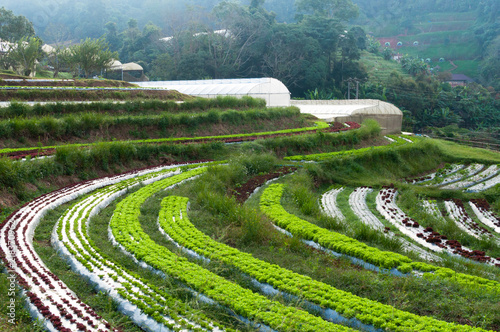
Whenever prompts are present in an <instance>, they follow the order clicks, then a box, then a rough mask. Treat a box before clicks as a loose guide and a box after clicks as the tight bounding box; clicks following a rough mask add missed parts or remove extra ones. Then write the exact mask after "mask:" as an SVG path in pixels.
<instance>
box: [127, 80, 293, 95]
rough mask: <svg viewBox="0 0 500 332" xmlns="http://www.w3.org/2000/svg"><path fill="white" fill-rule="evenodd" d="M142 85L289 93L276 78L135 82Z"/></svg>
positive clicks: (184, 90)
mask: <svg viewBox="0 0 500 332" xmlns="http://www.w3.org/2000/svg"><path fill="white" fill-rule="evenodd" d="M134 83H135V84H138V85H139V86H142V87H156V88H163V89H169V90H177V91H179V92H181V93H184V94H188V95H193V96H197V95H199V96H201V95H250V94H252V95H255V94H269V93H279V94H287V95H289V94H290V92H289V91H288V89H287V87H286V86H285V85H284V84H283V83H281V82H280V81H278V80H277V79H274V78H269V77H265V78H243V79H221V80H195V81H158V82H155V81H150V82H134Z"/></svg>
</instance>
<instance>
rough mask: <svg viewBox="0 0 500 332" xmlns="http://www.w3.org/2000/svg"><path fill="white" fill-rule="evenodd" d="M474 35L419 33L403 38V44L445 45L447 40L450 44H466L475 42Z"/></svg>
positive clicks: (450, 32) (457, 32) (440, 32)
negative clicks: (415, 42) (471, 41)
mask: <svg viewBox="0 0 500 332" xmlns="http://www.w3.org/2000/svg"><path fill="white" fill-rule="evenodd" d="M473 37H474V36H473V34H472V32H470V31H460V30H457V31H436V32H425V33H419V34H417V35H412V36H401V37H400V40H401V41H403V42H408V43H412V44H413V42H414V41H418V42H419V43H420V44H438V45H439V44H443V43H445V41H446V40H449V41H450V42H464V41H470V40H473V39H474V38H473Z"/></svg>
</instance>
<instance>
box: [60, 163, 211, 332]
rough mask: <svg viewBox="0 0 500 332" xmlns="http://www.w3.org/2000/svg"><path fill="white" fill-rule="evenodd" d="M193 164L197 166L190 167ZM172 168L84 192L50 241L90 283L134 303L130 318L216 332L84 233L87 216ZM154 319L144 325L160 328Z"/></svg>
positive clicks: (172, 326)
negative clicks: (141, 316)
mask: <svg viewBox="0 0 500 332" xmlns="http://www.w3.org/2000/svg"><path fill="white" fill-rule="evenodd" d="M197 166H199V165H194V166H191V167H197ZM176 168H177V166H173V167H172V168H171V169H166V170H162V171H160V172H155V173H150V174H147V175H143V176H140V177H137V178H133V179H129V180H126V181H122V182H120V183H118V184H115V185H112V186H109V187H106V188H104V189H100V190H98V191H97V192H93V193H92V194H90V195H88V196H87V197H85V198H84V199H82V200H80V201H79V202H77V203H76V204H74V205H73V206H72V207H71V208H70V209H68V210H67V211H66V213H65V214H64V215H63V216H62V217H61V218H60V220H59V221H58V231H57V233H53V242H55V243H62V244H63V245H64V246H65V248H66V250H67V256H69V257H70V259H72V260H73V262H74V266H78V264H77V263H76V261H78V262H79V263H80V267H77V270H78V272H79V273H80V274H82V275H87V276H89V278H90V279H91V280H92V282H93V283H94V284H97V285H98V287H99V288H100V289H101V290H104V291H106V292H108V293H109V294H110V295H111V296H113V297H114V298H115V299H116V298H117V297H118V294H119V295H120V296H121V299H117V301H118V302H128V303H130V304H133V305H135V306H136V307H137V308H138V309H137V310H131V309H128V310H127V311H126V312H127V313H128V314H129V315H130V316H131V318H132V319H135V318H136V316H137V313H138V312H140V311H142V312H143V313H144V314H145V315H147V316H149V317H151V318H152V319H154V320H155V321H156V322H157V323H160V324H162V325H164V326H166V327H167V328H168V329H171V330H174V331H178V330H183V329H186V328H188V329H190V330H194V331H201V330H205V329H209V330H213V331H219V330H221V329H220V327H218V326H214V324H213V323H211V322H210V321H207V318H206V317H204V316H200V315H199V314H198V313H196V312H193V311H192V310H190V309H189V307H188V306H187V305H186V304H184V303H183V302H181V301H179V300H176V299H175V298H173V297H172V296H171V295H169V294H168V293H166V292H165V291H163V290H161V289H159V288H158V287H155V286H154V285H151V284H150V283H148V281H147V280H145V279H143V278H140V277H139V276H137V275H135V274H134V273H132V272H131V271H128V270H126V269H124V268H123V267H121V266H120V265H118V264H117V263H115V262H113V259H112V258H110V257H106V255H104V254H103V253H102V252H101V250H100V249H99V248H97V247H96V246H95V245H94V243H93V241H92V240H91V239H90V238H89V236H88V233H87V223H88V220H89V218H90V216H91V215H93V214H95V213H98V211H99V210H100V209H102V208H103V207H104V206H105V205H107V204H109V203H110V202H111V201H112V200H114V199H116V198H117V197H118V196H121V195H123V194H125V193H126V192H127V189H129V188H131V187H133V186H136V185H138V184H139V183H148V182H150V181H157V180H159V179H161V178H162V177H168V176H172V175H176V174H180V172H179V169H178V168H177V170H175V169H176ZM55 234H57V235H58V237H57V238H55ZM85 270H86V271H85ZM139 309H140V310H139ZM185 317H189V319H187V318H185ZM174 318H175V319H174ZM144 321H146V322H148V321H147V319H146V320H142V319H140V320H139V321H137V323H141V324H142V325H145V324H146V323H145V322H144ZM156 322H155V323H151V322H148V323H149V324H147V325H148V326H149V327H150V328H151V329H152V330H158V329H159V328H160V327H159V326H158V324H157V323H156ZM202 327H203V328H202Z"/></svg>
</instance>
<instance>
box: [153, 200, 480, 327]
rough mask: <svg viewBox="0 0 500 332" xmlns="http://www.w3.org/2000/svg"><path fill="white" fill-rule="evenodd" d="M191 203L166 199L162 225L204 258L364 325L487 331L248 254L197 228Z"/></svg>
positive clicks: (167, 232)
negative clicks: (190, 211)
mask: <svg viewBox="0 0 500 332" xmlns="http://www.w3.org/2000/svg"><path fill="white" fill-rule="evenodd" d="M187 204H188V198H186V197H178V196H167V197H166V198H164V199H163V201H162V203H161V206H162V208H161V210H160V214H159V224H160V226H161V228H162V229H163V230H164V232H165V233H166V234H168V235H169V236H170V237H171V238H172V239H173V240H174V241H175V242H177V243H178V244H179V245H181V246H182V247H185V248H188V249H190V250H193V251H195V252H196V253H198V254H199V255H201V256H203V257H206V258H209V259H214V260H218V261H221V262H224V263H225V264H227V265H231V266H234V267H236V268H238V269H239V270H240V271H241V272H243V273H245V274H247V275H249V276H251V277H253V278H255V279H256V280H258V281H259V282H264V283H268V284H270V285H272V286H273V287H274V288H275V289H277V290H279V291H281V292H285V293H288V294H293V295H295V296H297V297H299V298H301V299H304V300H307V301H310V302H312V303H314V304H316V305H319V306H321V307H323V308H329V309H332V310H335V311H337V312H338V313H340V314H341V315H343V316H344V317H346V318H356V319H358V320H359V321H361V322H362V323H364V324H367V325H373V326H375V327H376V328H382V329H385V330H389V331H401V332H403V331H484V330H483V329H480V328H474V327H470V326H461V325H457V324H453V323H447V322H443V321H439V320H436V319H434V318H431V317H422V316H418V315H415V314H411V313H408V312H404V311H401V310H397V309H395V308H394V307H392V306H389V305H384V304H381V303H378V302H375V301H372V300H368V299H363V298H360V297H358V296H355V295H353V294H351V293H349V292H345V291H342V290H338V289H336V288H334V287H332V286H330V285H328V284H325V283H322V282H319V281H316V280H313V279H311V278H310V277H307V276H303V275H300V274H297V273H294V272H292V271H289V270H287V269H284V268H281V267H279V266H278V265H275V264H270V263H267V262H264V261H262V260H259V259H256V258H254V257H253V256H252V255H250V254H248V253H243V252H240V251H239V250H237V249H235V248H232V247H229V246H227V245H225V244H222V243H219V242H217V241H215V240H212V239H211V238H210V237H209V236H207V235H205V234H203V233H202V232H200V231H199V230H197V229H196V227H195V226H194V225H193V224H192V223H191V222H190V221H189V219H188V217H187V215H188V212H187Z"/></svg>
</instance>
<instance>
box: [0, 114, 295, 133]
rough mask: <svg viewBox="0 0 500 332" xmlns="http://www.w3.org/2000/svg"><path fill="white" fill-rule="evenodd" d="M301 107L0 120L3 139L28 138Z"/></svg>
mask: <svg viewBox="0 0 500 332" xmlns="http://www.w3.org/2000/svg"><path fill="white" fill-rule="evenodd" d="M299 116H300V111H299V109H297V108H295V107H289V108H280V109H276V108H269V109H265V110H259V109H250V110H244V111H236V110H227V111H216V110H211V111H208V112H203V113H195V114H192V113H178V114H173V113H167V112H164V113H159V114H158V113H157V114H147V115H130V114H127V115H117V116H114V115H108V114H102V113H95V112H93V113H81V114H70V115H64V116H62V117H58V118H56V117H54V116H44V117H41V118H38V117H34V118H23V117H16V118H11V119H6V120H0V139H5V138H12V137H18V136H23V137H26V138H35V139H36V138H38V137H40V136H42V137H50V138H52V139H60V138H62V137H67V136H78V137H80V136H85V135H89V134H90V133H91V131H96V130H101V131H102V130H104V131H109V130H113V129H115V130H117V129H120V128H134V127H135V128H144V127H146V128H148V129H152V128H155V129H157V130H159V131H162V130H167V129H172V128H177V127H179V126H185V127H187V128H194V127H197V126H203V125H213V124H222V123H223V124H226V125H241V124H244V123H252V122H256V121H262V120H266V121H269V120H278V119H298V118H299Z"/></svg>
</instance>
